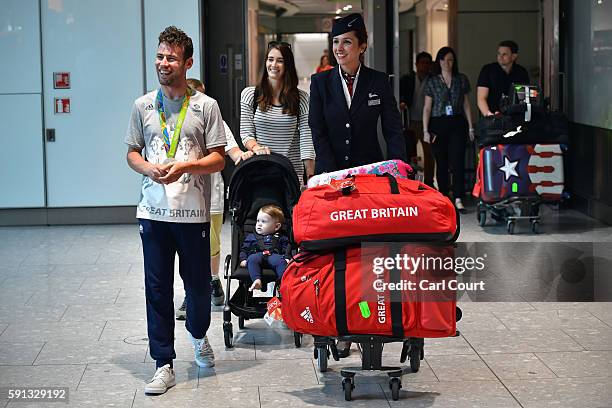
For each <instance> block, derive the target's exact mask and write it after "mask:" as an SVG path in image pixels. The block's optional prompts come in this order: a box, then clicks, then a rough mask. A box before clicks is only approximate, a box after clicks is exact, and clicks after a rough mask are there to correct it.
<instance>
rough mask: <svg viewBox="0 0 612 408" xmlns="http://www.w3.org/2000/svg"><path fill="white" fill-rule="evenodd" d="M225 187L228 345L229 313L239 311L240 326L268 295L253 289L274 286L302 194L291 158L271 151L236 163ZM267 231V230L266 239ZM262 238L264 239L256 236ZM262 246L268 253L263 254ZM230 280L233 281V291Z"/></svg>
mask: <svg viewBox="0 0 612 408" xmlns="http://www.w3.org/2000/svg"><path fill="white" fill-rule="evenodd" d="M228 193H229V194H228V204H229V211H230V214H231V218H230V219H231V223H232V234H231V242H232V244H231V245H232V246H231V253H230V254H228V255H227V257H226V259H225V265H224V271H225V273H224V275H225V278H226V279H227V281H226V290H225V293H227V294H231V296H226V298H225V303H224V307H223V335H224V340H225V345H226V347H228V348H232V347H233V337H234V331H233V324H232V315H234V316H237V317H238V328H240V329H244V328H245V321H247V320H251V319H261V318H263V317H264V315H265V314H266V312H267V311H268V310H267V304H268V302H269V301H270V300H271V299H272V297H271V296H254V295H253V290H254V289H257V288H265V287H266V286H267V284H268V283H275V286H276V287H275V292H276V293H277V292H278V290H277V289H278V286H280V278H281V276H282V274H283V272H284V270H285V268H286V266H287V259H288V258H290V257H291V249H292V248H293V246H292V245H291V242H292V239H291V237H292V211H293V207H294V206H295V205H296V203H297V201H298V199H299V197H300V183H299V180H298V177H297V174H296V173H295V170H294V169H293V165H292V164H291V162H290V161H289V159H287V158H286V157H284V156H281V155H278V154H275V153H272V154H269V155H261V156H254V157H252V158H250V159H249V160H247V161H245V162H242V163H240V164H239V165H238V166H237V167H236V169H235V170H234V172H233V174H232V177H231V179H230V183H229V192H228ZM273 208H274V210H272V209H273ZM269 209H270V210H269ZM262 227H263V229H262ZM277 234H278V236H277ZM262 236H263V237H262ZM265 236H269V242H266V239H265ZM261 238H264V239H263V242H258V241H261V240H262V239H261ZM260 247H261V248H262V249H260ZM273 248H275V249H273ZM266 249H268V250H270V255H268V256H267V258H268V259H267V260H264V259H263V258H265V256H264V251H265V250H266ZM249 255H250V257H249ZM258 258H259V259H258ZM249 260H251V262H249ZM244 261H246V263H245V262H244ZM232 283H234V284H237V287H236V290H235V291H233V293H232V290H231V289H232V288H231V284H232ZM294 336H295V342H296V345H297V344H298V343H300V344H301V334H299V333H294Z"/></svg>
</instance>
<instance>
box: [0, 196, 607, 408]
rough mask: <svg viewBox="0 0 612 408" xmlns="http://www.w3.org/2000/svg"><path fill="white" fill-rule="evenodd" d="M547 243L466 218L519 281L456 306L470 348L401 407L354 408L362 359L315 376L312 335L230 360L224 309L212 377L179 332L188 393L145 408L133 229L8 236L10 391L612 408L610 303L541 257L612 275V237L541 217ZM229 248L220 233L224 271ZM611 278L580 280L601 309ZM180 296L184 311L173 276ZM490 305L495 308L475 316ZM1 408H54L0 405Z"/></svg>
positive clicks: (239, 334) (395, 348)
mask: <svg viewBox="0 0 612 408" xmlns="http://www.w3.org/2000/svg"><path fill="white" fill-rule="evenodd" d="M542 230H543V232H544V233H543V234H541V235H532V234H531V233H529V228H528V225H519V226H518V227H517V230H516V231H517V234H516V235H512V236H509V235H507V234H506V231H505V225H490V226H486V227H485V228H484V229H482V228H480V227H478V226H477V225H476V217H475V214H474V211H473V209H472V210H471V211H470V213H469V214H467V215H466V216H465V217H464V218H463V220H462V234H461V238H460V241H463V242H480V243H492V242H493V243H500V242H501V243H502V244H498V245H497V246H494V247H492V248H493V250H494V251H497V252H496V254H497V255H498V259H502V258H503V257H505V256H506V255H507V256H508V258H511V259H512V260H513V262H515V265H516V267H515V268H513V269H512V270H500V268H491V271H490V274H489V275H488V279H490V282H491V283H492V286H493V287H494V289H492V290H491V291H490V293H489V294H488V296H487V297H482V298H471V297H470V296H467V295H466V296H463V297H462V298H461V299H462V302H461V306H462V308H463V312H464V319H463V320H462V321H461V322H459V323H458V328H459V330H461V333H462V335H461V336H460V337H456V338H448V339H430V340H426V346H425V347H426V348H425V356H426V358H425V361H424V362H423V364H422V365H421V370H420V371H419V372H418V373H410V374H407V375H406V376H404V378H403V390H402V391H401V395H400V400H399V401H397V402H396V401H392V400H391V396H390V394H389V389H388V386H387V383H386V381H387V380H386V378H385V377H373V378H365V377H363V378H359V377H358V379H357V388H356V389H355V391H354V399H355V400H354V401H352V402H345V401H344V397H343V393H342V389H341V387H340V384H339V382H340V375H339V370H340V368H341V367H342V366H343V365H345V364H347V361H351V362H352V363H353V364H354V363H355V362H358V361H359V360H358V358H357V357H356V356H355V357H353V358H351V359H350V360H343V361H341V362H334V361H330V370H329V372H327V373H325V374H321V373H318V372H317V370H316V369H315V361H314V360H313V358H312V357H313V356H312V340H311V339H310V338H309V337H308V336H306V337H305V339H304V342H305V344H304V346H303V347H302V348H301V349H296V348H295V347H294V346H293V337H292V334H291V332H289V331H287V330H274V329H270V328H268V327H267V325H265V323H263V322H262V321H251V322H247V327H246V329H244V330H238V329H237V324H236V323H235V324H234V331H235V336H236V348H235V349H233V350H225V347H224V346H223V334H222V330H221V322H222V314H221V311H220V308H214V309H213V321H212V325H211V330H210V332H209V337H210V339H211V343H212V345H213V347H214V349H215V353H216V357H217V365H216V367H214V368H213V369H198V368H197V366H195V364H194V363H193V359H192V353H193V352H192V349H191V345H190V343H189V342H188V341H187V339H186V338H185V329H184V326H183V324H182V323H180V322H178V324H177V326H176V338H177V340H176V350H177V360H176V362H175V368H176V372H177V382H178V384H177V386H176V387H175V388H173V389H171V390H170V391H169V392H168V393H166V394H165V395H163V396H159V397H149V396H145V395H144V394H143V391H142V390H143V386H144V384H145V382H146V381H147V380H148V379H149V378H150V377H151V375H152V374H153V371H154V363H153V362H152V361H151V359H150V356H149V355H148V346H147V341H146V315H145V303H144V291H143V273H142V255H141V248H140V241H139V236H138V229H137V226H136V225H113V226H70V227H22V228H0V387H6V386H21V387H23V386H62V387H69V388H70V404H68V406H71V407H82V406H92V407H98V406H116V407H143V406H146V407H148V406H169V407H173V408H178V407H193V406H213V407H215V408H221V407H243V406H244V407H281V406H291V407H302V406H313V405H316V406H321V407H322V406H332V407H339V406H351V407H389V406H392V407H403V406H405V407H445V408H446V407H473V406H478V407H557V406H572V407H573V406H581V407H610V406H612V391H611V390H612V388H611V387H610V384H612V302H610V303H605V302H598V303H594V302H563V301H560V300H565V299H570V300H572V296H575V295H576V294H575V293H574V291H575V290H577V288H578V289H581V290H582V289H585V288H583V287H581V286H580V284H581V282H578V281H580V279H577V280H576V279H573V277H575V276H574V275H572V274H571V273H569V275H568V272H567V271H566V270H564V269H562V268H561V270H560V272H559V271H557V270H556V269H554V268H552V269H551V271H552V272H551V271H548V270H547V269H546V268H547V267H548V266H549V265H551V264H554V263H555V262H558V261H559V259H558V256H555V255H553V256H552V257H550V258H547V259H545V260H542V259H541V256H540V254H541V253H542V251H543V249H542V248H543V246H542V245H546V244H545V243H556V244H557V245H558V246H559V247H560V246H561V245H563V244H562V243H564V242H569V243H571V242H585V243H601V244H594V245H595V246H597V245H599V246H597V251H599V252H597V253H594V254H592V255H593V256H592V257H590V258H589V259H590V260H593V261H597V262H603V261H606V262H608V263H607V264H606V263H605V262H603V263H601V265H610V263H609V260H606V259H603V261H602V257H601V256H597V254H607V255H608V256H609V255H610V253H611V252H612V251H608V249H609V248H612V245H609V244H610V243H612V228H611V227H607V226H605V225H603V224H600V223H598V222H596V221H594V220H592V219H590V218H587V217H585V216H583V215H581V214H579V213H576V212H574V211H568V210H563V211H558V210H555V209H549V208H545V209H544V211H543V219H542ZM229 237H230V226H229V222H226V224H225V225H224V229H223V237H222V242H223V250H222V259H223V258H224V257H225V255H226V254H227V253H228V252H229V245H228V243H229ZM520 243H527V244H520ZM549 245H550V244H549ZM563 248H565V247H563ZM568 248H569V249H568V251H571V250H575V248H574V247H572V246H571V245H570V246H568ZM606 251H607V252H606ZM561 255H562V254H561ZM561 255H560V256H561ZM603 258H605V256H604V257H603ZM561 266H564V265H561ZM502 269H503V268H502ZM609 272H610V270H609V269H606V270H597V269H596V274H595V275H594V276H593V275H588V274H587V275H586V276H580V277H579V278H581V279H582V281H584V282H585V284H589V283H590V285H586V290H587V292H588V291H589V290H590V293H591V295H592V294H593V293H595V294H596V295H597V294H599V293H601V289H602V286H605V285H606V284H608V285H609V286H608V288H609V287H610V286H612V283H610V282H611V281H610V280H609V278H606V274H607V273H609ZM572 273H573V272H572ZM559 276H561V278H559ZM606 279H607V280H606ZM175 282H176V283H175V289H176V290H175V303H176V304H177V305H178V304H179V303H180V302H181V301H182V284H181V281H180V279H179V277H178V275H177V277H176V280H175ZM568 282H569V283H568ZM604 289H605V288H604ZM482 299H485V300H488V302H470V301H469V300H482ZM577 299H578V300H580V299H582V298H580V297H578V298H577ZM599 299H601V297H600V296H596V298H595V300H599ZM500 300H506V302H500ZM528 300H551V301H553V302H528ZM573 300H576V299H573ZM606 300H610V299H606ZM399 351H400V347H399V344H392V345H389V346H387V348H386V349H385V351H384V358H385V361H386V362H388V363H395V364H397V363H398V362H399ZM353 354H357V352H354V353H353ZM7 404H8V406H11V407H12V406H15V407H28V406H36V407H40V406H49V407H56V406H59V405H57V404H55V403H49V404H47V405H43V404H40V403H37V404H22V403H15V402H12V403H10V404H9V403H8V400H3V401H0V406H5V405H7ZM62 406H66V405H62Z"/></svg>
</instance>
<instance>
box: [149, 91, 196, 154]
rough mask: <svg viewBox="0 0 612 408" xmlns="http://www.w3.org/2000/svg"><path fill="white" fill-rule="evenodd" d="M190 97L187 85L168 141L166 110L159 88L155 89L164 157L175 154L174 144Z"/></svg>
mask: <svg viewBox="0 0 612 408" xmlns="http://www.w3.org/2000/svg"><path fill="white" fill-rule="evenodd" d="M190 98H191V89H189V87H187V93H186V95H185V97H184V98H183V105H182V106H181V111H180V112H179V117H178V120H177V122H176V126H175V128H174V133H172V141H170V134H169V133H168V127H167V125H166V112H165V111H164V96H163V95H162V91H161V89H160V90H159V91H157V112H158V113H159V125H160V126H161V130H162V133H163V134H164V148H165V149H166V157H169V158H174V155H175V154H176V146H178V140H179V136H180V134H181V128H182V127H183V122H184V121H185V116H186V115H187V107H188V106H189V99H190Z"/></svg>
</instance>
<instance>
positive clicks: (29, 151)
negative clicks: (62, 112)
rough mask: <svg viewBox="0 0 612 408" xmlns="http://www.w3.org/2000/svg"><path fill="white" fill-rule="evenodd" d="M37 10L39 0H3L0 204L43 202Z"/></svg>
mask: <svg viewBox="0 0 612 408" xmlns="http://www.w3.org/2000/svg"><path fill="white" fill-rule="evenodd" d="M38 16H39V13H38V0H6V1H4V2H3V3H2V24H3V26H2V28H1V29H0V52H1V53H2V55H3V56H4V59H3V62H2V63H1V64H0V112H2V114H3V116H4V118H5V120H4V121H3V122H4V124H5V126H4V131H3V132H1V133H0V143H2V148H3V151H4V154H3V155H2V159H1V160H0V174H2V175H4V176H6V177H4V180H3V181H2V192H1V193H0V208H36V207H43V206H44V205H45V185H44V166H43V163H44V158H43V137H42V134H43V125H42V100H41V98H42V95H41V94H42V87H41V83H40V28H39V22H38Z"/></svg>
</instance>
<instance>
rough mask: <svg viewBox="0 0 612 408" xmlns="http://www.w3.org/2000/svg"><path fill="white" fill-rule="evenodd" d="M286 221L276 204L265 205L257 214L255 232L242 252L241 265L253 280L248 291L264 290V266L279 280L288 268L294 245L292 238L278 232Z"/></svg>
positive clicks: (251, 234) (245, 243)
mask: <svg viewBox="0 0 612 408" xmlns="http://www.w3.org/2000/svg"><path fill="white" fill-rule="evenodd" d="M284 222H285V216H284V214H283V210H282V209H281V208H280V207H278V206H276V205H272V204H270V205H266V206H263V207H261V209H260V210H259V212H258V213H257V221H256V223H255V233H250V234H249V235H247V237H246V238H245V239H244V242H243V243H242V251H240V266H241V267H243V268H247V270H248V271H249V276H250V277H251V280H252V281H253V284H252V285H251V287H250V288H249V292H252V291H253V290H254V289H261V270H262V266H268V267H270V268H272V269H273V270H274V273H276V278H277V280H278V279H280V278H282V276H283V273H284V272H285V269H287V263H288V262H289V260H290V259H291V246H290V245H289V238H287V236H286V235H281V234H280V232H279V231H280V229H281V227H282V225H283V223H284Z"/></svg>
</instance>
